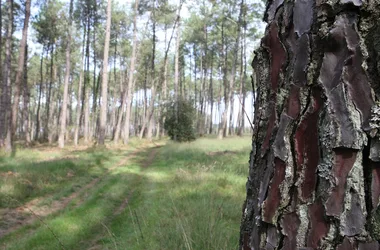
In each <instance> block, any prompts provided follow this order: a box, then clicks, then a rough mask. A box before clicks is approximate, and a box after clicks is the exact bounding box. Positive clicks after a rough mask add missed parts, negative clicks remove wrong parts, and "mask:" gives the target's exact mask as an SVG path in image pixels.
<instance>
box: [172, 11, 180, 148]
mask: <svg viewBox="0 0 380 250" xmlns="http://www.w3.org/2000/svg"><path fill="white" fill-rule="evenodd" d="M180 11H181V9H180V8H178V14H177V20H178V22H177V38H176V45H175V64H174V112H175V123H176V124H178V102H179V99H178V84H179V44H180V41H181V19H180V18H181V15H180V13H181V12H180ZM173 139H174V141H175V140H177V135H176V134H175V135H174V138H173Z"/></svg>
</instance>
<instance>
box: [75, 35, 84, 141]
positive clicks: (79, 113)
mask: <svg viewBox="0 0 380 250" xmlns="http://www.w3.org/2000/svg"><path fill="white" fill-rule="evenodd" d="M85 37H86V29H85V30H84V31H83V45H82V48H83V49H82V58H81V62H80V68H79V70H80V73H79V83H78V97H77V107H76V119H75V131H74V145H75V146H77V145H78V139H79V130H80V124H81V117H82V110H83V108H82V107H83V106H82V105H83V102H81V100H82V95H83V94H84V93H83V94H82V83H83V74H84V69H83V66H84V50H85V49H84V48H85ZM81 104H82V105H81Z"/></svg>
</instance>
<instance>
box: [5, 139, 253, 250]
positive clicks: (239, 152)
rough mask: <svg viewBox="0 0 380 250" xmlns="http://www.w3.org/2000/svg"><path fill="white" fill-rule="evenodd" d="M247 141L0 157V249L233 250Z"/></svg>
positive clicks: (38, 151)
mask: <svg viewBox="0 0 380 250" xmlns="http://www.w3.org/2000/svg"><path fill="white" fill-rule="evenodd" d="M249 141H250V137H244V138H228V139H226V140H225V141H223V142H224V143H223V144H222V143H220V141H219V140H217V139H213V138H203V139H199V140H197V141H195V142H191V143H186V144H178V143H173V142H170V141H155V142H152V143H151V142H147V141H143V142H140V141H137V140H133V141H131V143H130V145H128V146H118V147H116V146H113V145H112V144H111V145H109V144H107V148H104V149H99V148H92V147H80V148H76V147H72V146H70V145H69V146H68V147H66V148H65V150H59V149H58V148H56V147H47V146H40V147H37V148H34V149H20V150H19V152H18V157H17V158H13V159H11V158H1V161H0V176H1V178H0V190H1V191H0V206H1V207H0V216H1V217H2V220H1V221H0V248H1V249H49V250H52V249H236V248H237V247H238V242H239V241H238V236H239V227H240V218H241V205H242V202H243V200H244V190H245V189H244V188H245V182H246V176H247V161H248V157H247V155H248V153H249V151H250V146H249V145H250V142H249Z"/></svg>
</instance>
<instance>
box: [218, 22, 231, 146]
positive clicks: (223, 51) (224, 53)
mask: <svg viewBox="0 0 380 250" xmlns="http://www.w3.org/2000/svg"><path fill="white" fill-rule="evenodd" d="M221 33H222V34H221V35H222V37H221V38H222V46H221V47H222V49H221V57H222V58H223V64H222V75H223V89H224V98H223V99H224V111H223V114H222V117H221V119H220V125H219V131H218V139H223V137H225V136H226V133H227V113H228V108H229V107H228V101H229V98H228V95H227V91H228V86H227V51H226V48H225V37H224V35H225V34H224V22H222V30H221ZM221 96H222V93H221Z"/></svg>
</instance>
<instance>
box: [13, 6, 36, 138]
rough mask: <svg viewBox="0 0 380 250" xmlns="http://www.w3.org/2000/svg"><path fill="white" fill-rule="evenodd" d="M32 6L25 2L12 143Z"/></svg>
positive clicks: (15, 91) (15, 89) (15, 84)
mask: <svg viewBox="0 0 380 250" xmlns="http://www.w3.org/2000/svg"><path fill="white" fill-rule="evenodd" d="M30 5H31V0H26V1H25V18H24V26H23V29H22V37H21V42H20V48H19V58H18V66H17V73H16V79H15V82H14V86H15V88H14V93H13V105H12V124H11V143H12V142H13V141H14V139H15V134H16V127H17V116H18V109H19V102H20V89H21V81H22V79H23V76H24V74H23V71H24V63H25V60H24V58H25V49H26V41H27V37H28V26H29V17H30Z"/></svg>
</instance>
